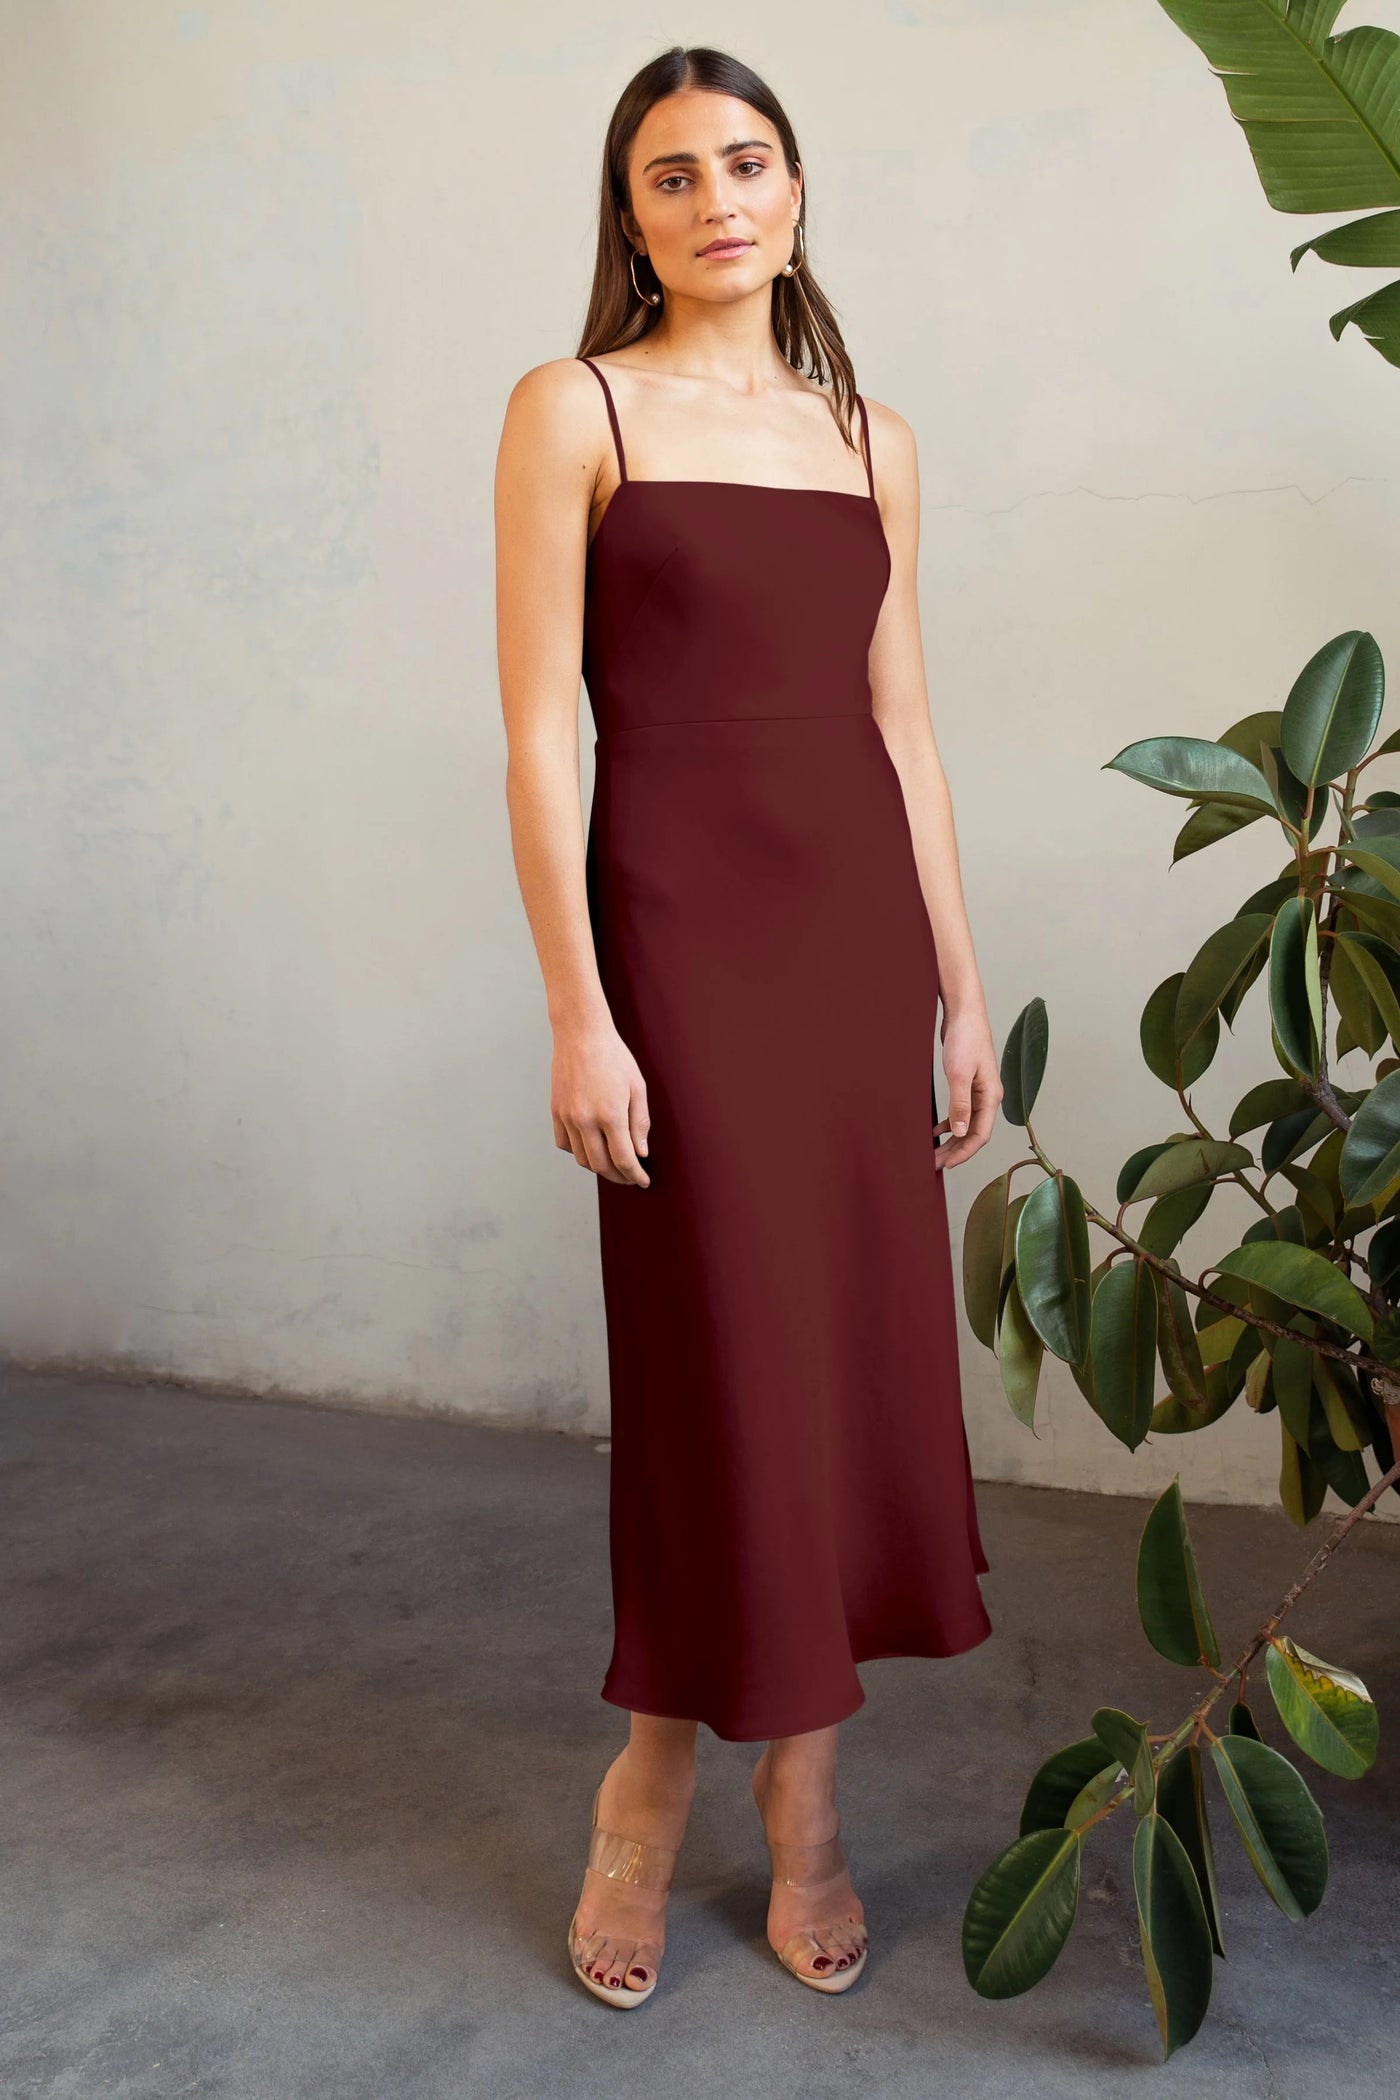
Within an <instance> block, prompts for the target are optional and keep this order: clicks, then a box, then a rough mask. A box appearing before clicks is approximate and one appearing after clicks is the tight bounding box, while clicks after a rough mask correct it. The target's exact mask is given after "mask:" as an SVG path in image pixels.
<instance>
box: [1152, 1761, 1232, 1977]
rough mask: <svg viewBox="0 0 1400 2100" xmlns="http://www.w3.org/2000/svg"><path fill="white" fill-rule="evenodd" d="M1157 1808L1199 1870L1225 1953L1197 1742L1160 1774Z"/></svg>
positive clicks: (1219, 1948) (1214, 1937) (1217, 1942)
mask: <svg viewBox="0 0 1400 2100" xmlns="http://www.w3.org/2000/svg"><path fill="white" fill-rule="evenodd" d="M1157 1810H1158V1813H1159V1814H1160V1815H1162V1816H1165V1818H1166V1820H1167V1821H1168V1822H1169V1823H1170V1824H1171V1826H1172V1829H1173V1830H1174V1831H1175V1832H1176V1834H1177V1836H1178V1837H1179V1838H1180V1839H1181V1842H1182V1844H1183V1846H1184V1847H1185V1849H1186V1855H1187V1857H1188V1859H1189V1860H1190V1862H1191V1865H1192V1866H1193V1867H1194V1868H1195V1871H1196V1886H1197V1887H1198V1888H1199V1889H1200V1892H1201V1897H1202V1900H1203V1902H1204V1904H1205V1911H1206V1922H1207V1924H1208V1925H1209V1926H1210V1937H1211V1944H1212V1945H1213V1946H1214V1948H1215V1951H1216V1953H1217V1954H1223V1953H1224V1952H1225V1926H1224V1922H1223V1920H1222V1919H1221V1915H1220V1891H1219V1890H1218V1888H1217V1887H1216V1882H1215V1851H1214V1848H1213V1846H1212V1844H1211V1840H1210V1819H1209V1817H1208V1816H1207V1814H1206V1796H1205V1788H1204V1786H1203V1785H1202V1783H1201V1753H1200V1749H1199V1747H1198V1745H1197V1744H1195V1743H1183V1744H1182V1746H1181V1748H1180V1749H1179V1750H1176V1751H1174V1752H1173V1753H1172V1755H1171V1757H1169V1758H1168V1759H1167V1762H1166V1763H1165V1764H1164V1765H1163V1767H1162V1769H1161V1771H1160V1772H1159V1773H1158V1774H1157Z"/></svg>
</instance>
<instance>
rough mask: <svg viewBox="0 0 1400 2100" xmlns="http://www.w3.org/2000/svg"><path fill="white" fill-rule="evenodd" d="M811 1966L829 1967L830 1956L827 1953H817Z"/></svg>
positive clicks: (815, 1967) (817, 1967) (818, 1967)
mask: <svg viewBox="0 0 1400 2100" xmlns="http://www.w3.org/2000/svg"><path fill="white" fill-rule="evenodd" d="M812 1967H813V1968H814V1969H829V1968H830V1967H831V1956H830V1955H829V1954H819V1955H818V1956H817V1958H816V1960H815V1961H814V1962H813V1963H812Z"/></svg>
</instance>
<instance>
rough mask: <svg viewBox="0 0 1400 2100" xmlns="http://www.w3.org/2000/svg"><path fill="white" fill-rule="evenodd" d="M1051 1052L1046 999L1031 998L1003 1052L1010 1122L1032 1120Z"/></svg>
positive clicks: (1003, 1082)
mask: <svg viewBox="0 0 1400 2100" xmlns="http://www.w3.org/2000/svg"><path fill="white" fill-rule="evenodd" d="M1049 1054H1050V1017H1049V1015H1048V1014H1047V1013H1046V1011H1045V1001H1044V1000H1043V999H1032V1000H1031V1001H1030V1002H1029V1004H1028V1005H1026V1006H1023V1007H1022V1009H1021V1011H1020V1013H1019V1014H1017V1016H1016V1019H1015V1020H1014V1021H1013V1023H1012V1024H1011V1033H1010V1035H1008V1037H1007V1038H1006V1048H1005V1049H1004V1050H1003V1051H1002V1053H1001V1088H1002V1093H1001V1112H1002V1114H1003V1115H1004V1116H1005V1118H1006V1120H1007V1122H1008V1123H1021V1124H1024V1123H1026V1122H1028V1121H1029V1119H1030V1113H1031V1110H1032V1109H1033V1108H1034V1107H1035V1098H1036V1095H1037V1094H1038V1093H1039V1092H1040V1082H1041V1080H1042V1079H1043V1078H1044V1077H1045V1063H1046V1059H1047V1058H1048V1056H1049Z"/></svg>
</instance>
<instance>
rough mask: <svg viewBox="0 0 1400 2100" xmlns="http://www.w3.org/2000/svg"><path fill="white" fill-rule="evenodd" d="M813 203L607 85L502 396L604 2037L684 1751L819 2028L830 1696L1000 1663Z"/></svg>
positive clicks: (869, 583) (902, 571) (748, 119)
mask: <svg viewBox="0 0 1400 2100" xmlns="http://www.w3.org/2000/svg"><path fill="white" fill-rule="evenodd" d="M804 201H805V190H804V183H803V176H802V168H801V164H800V161H799V158H798V153H797V146H796V141H795V139H794V137H793V133H792V128H791V126H790V124H789V123H788V121H787V118H786V116H785V115H784V113H783V111H782V109H781V108H780V106H779V104H778V103H777V101H776V100H775V98H774V96H773V95H772V93H771V92H770V91H769V89H768V88H767V87H766V86H765V85H764V83H763V82H762V81H761V80H759V79H758V77H757V76H756V75H755V74H753V73H752V72H750V71H749V69H748V68H747V67H746V66H744V65H742V64H740V63H739V62H738V61H737V60H735V59H733V58H730V57H728V56H726V55H725V54H723V53H720V52H715V51H710V50H705V49H696V50H689V51H686V50H681V49H676V50H673V51H668V52H666V53H664V54H663V55H662V56H661V57H659V58H657V59H655V60H653V61H652V62H651V64H649V65H647V66H645V67H644V68H643V69H642V71H641V72H640V73H639V74H638V75H637V76H636V78H635V79H634V80H633V81H632V82H631V83H630V85H629V86H628V88H627V89H626V91H625V92H624V94H623V95H622V97H621V100H620V101H619V103H618V106H617V109H616V111H615V112H614V115H613V119H612V123H611V125H610V127H609V132H608V137H607V142H606V147H605V154H604V174H603V186H602V206H601V215H600V226H599V245H598V257H597V265H596V269H595V275H594V283H593V296H592V301H591V304H590V308H589V313H588V318H587V322H586V324H585V327H584V331H583V341H582V344H581V348H580V353H579V356H578V357H576V358H562V359H558V360H555V361H553V362H551V363H547V364H543V365H540V366H538V367H537V368H536V369H534V370H533V371H530V372H528V373H527V374H526V375H525V377H524V378H523V379H521V380H520V382H519V383H518V385H517V386H516V387H515V389H514V392H513V393H512V395H511V398H510V403H509V407H508V410H507V414H506V418H505V428H504V432H503V436H502V440H501V447H500V457H499V465H498V474H497V513H496V515H497V534H498V550H499V563H498V588H499V617H500V671H501V689H502V700H503V705H504V709H505V717H506V726H507V732H508V740H509V748H510V756H509V767H508V797H509V806H510V816H511V825H512V835H513V842H514V851H515V860H516V867H517V871H518V874H519V878H520V885H521V891H522V895H523V898H524V902H525V906H526V910H527V913H528V916H529V920H530V925H531V929H532V931H533V934H534V938H535V943H536V947H537V950H538V954H539V959H540V965H541V969H542V971H543V975H544V980H545V987H546V992H547V999H548V1008H549V1016H550V1021H551V1024H552V1027H553V1033H554V1061H553V1073H552V1113H553V1120H554V1134H555V1142H556V1144H557V1145H558V1146H559V1147H560V1149H561V1150H567V1151H569V1152H570V1153H572V1155H573V1157H574V1159H575V1160H576V1161H577V1162H578V1164H579V1165H580V1166H581V1167H584V1168H586V1169H588V1170H589V1171H590V1172H591V1173H593V1174H594V1175H596V1176H597V1186H598V1203H599V1225H600V1242H601V1253H602V1276H603V1291H604V1304H605V1310H606V1319H607V1336H608V1363H609V1381H610V1389H611V1408H612V1461H611V1484H610V1517H609V1526H610V1531H609V1539H610V1557H611V1572H612V1593H613V1608H614V1622H615V1636H614V1644H613V1652H612V1657H611V1660H610V1662H609V1665H608V1670H607V1674H606V1676H605V1679H604V1683H603V1690H602V1696H603V1697H604V1698H605V1699H607V1700H610V1701H612V1702H613V1703H614V1704H617V1705H620V1706H623V1707H625V1708H626V1709H627V1710H628V1711H629V1713H630V1716H631V1726H630V1734H629V1739H628V1741H627V1744H626V1746H625V1748H624V1749H623V1750H622V1751H621V1752H619V1754H618V1756H617V1757H616V1758H615V1759H614V1760H613V1762H612V1764H611V1765H610V1766H609V1768H608V1770H607V1772H606V1773H605V1774H604V1776H603V1779H602V1781H601V1783H600V1785H599V1788H598V1791H597V1793H596V1795H595V1797H594V1802H593V1829H592V1833H591V1838H590V1847H589V1855H588V1862H589V1863H588V1867H587V1869H586V1870H585V1874H584V1886H583V1891H582V1894H581V1896H580V1899H579V1903H578V1905H577V1908H576V1910H575V1913H574V1916H573V1918H572V1919H571V1921H570V1926H569V1949H570V1954H571V1958H572V1960H573V1963H574V1967H575V1971H576V1973H577V1974H578V1975H579V1977H580V1979H581V1980H582V1981H583V1982H584V1983H585V1984H586V1985H587V1987H588V1988H589V1989H590V1990H592V1991H594V1992H595V1994H596V1995H597V1996H599V1997H601V1998H604V1999H606V2000H607V2002H608V2003H610V2004H613V2005H617V2006H623V2007H635V2006H637V2005H640V2004H642V2003H644V2002H645V2000H646V1999H647V1998H648V1997H649V1996H650V1995H651V1992H652V1990H653V1989H654V1987H655V1984H656V1979H657V1965H658V1963H659V1960H660V1957H661V1952H662V1949H663V1946H664V1943H665V1904H666V1892H667V1889H668V1888H669V1885H670V1879H671V1870H672V1867H673V1864H674V1860H675V1855H676V1849H677V1847H678V1846H679V1845H680V1842H681V1837H682V1834H683V1832H684V1828H685V1823H686V1817H687V1812H688V1810H689V1806H690V1800H691V1794H692V1791H693V1787H694V1777H695V1770H694V1759H695V1736H696V1728H697V1725H698V1723H699V1722H701V1721H704V1722H705V1723H706V1724H707V1725H708V1726H709V1727H710V1728H711V1729H713V1730H714V1732H715V1733H716V1734H717V1735H719V1736H722V1737H725V1738H728V1739H731V1740H735V1741H766V1742H767V1746H768V1747H767V1748H766V1749H765V1751H764V1752H763V1754H762V1755H761V1756H760V1758H759V1760H758V1764H757V1766H756V1767H755V1770H754V1774H753V1793H754V1799H755V1802H756V1803H757V1806H758V1808H759V1812H760V1814H761V1816H762V1818H763V1822H764V1828H765V1833H766V1837H767V1840H768V1847H769V1855H770V1861H771V1865H772V1870H773V1880H772V1887H771V1892H770V1897H769V1910H768V1938H769V1942H770V1944H771V1945H772V1947H773V1948H774V1951H775V1952H776V1953H777V1954H778V1956H779V1959H780V1960H781V1961H782V1962H783V1963H784V1966H785V1967H787V1968H789V1969H790V1970H791V1972H792V1973H793V1974H794V1975H796V1976H798V1977H799V1978H800V1980H801V1981H802V1982H803V1983H806V1984H810V1985H811V1986H812V1987H813V1988H815V1989H819V1990H825V1991H836V1990H844V1989H845V1988H847V1987H848V1986H849V1984H850V1983H852V1982H853V1981H854V1980H855V1977H856V1976H857V1975H858V1974H859V1973H860V1970H861V1968H862V1967H863V1965H864V1962H865V1959H866V1934H865V1922H864V1913H863V1910H862V1907H861V1904H860V1901H859V1899H858V1897H857V1896H856V1894H855V1891H854V1889H853V1888H852V1886H851V1881H850V1877H849V1874H848V1872H847V1868H846V1863H845V1859H844V1855H843V1852H842V1848H841V1843H840V1837H839V1827H838V1826H839V1818H838V1817H837V1814H836V1806H835V1801H836V1786H835V1775H836V1749H837V1735H838V1727H839V1723H840V1721H841V1720H842V1719H843V1718H845V1717H846V1716H847V1715H848V1714H850V1713H852V1712H853V1711H854V1710H855V1709H856V1707H858V1706H859V1705H860V1704H861V1703H862V1701H863V1699H864V1692H863V1690H862V1688H861V1684H860V1680H859V1678H858V1676H857V1674H856V1668H855V1665H856V1663H857V1662H861V1661H865V1660H869V1659H871V1658H873V1657H876V1656H881V1655H926V1656H938V1655H953V1654H957V1653H960V1652H961V1651H963V1650H965V1649H967V1648H970V1647H973V1646H974V1645H975V1644H976V1643H977V1642H979V1641H981V1640H983V1639H984V1638H985V1637H986V1636H987V1634H988V1633H989V1632H990V1631H991V1626H990V1622H989V1620H988V1617H987V1613H986V1610H985V1608H984V1606H983V1603H982V1598H981V1593H980V1591H979V1589H978V1583H977V1576H978V1573H979V1572H980V1571H983V1570H985V1569H986V1566H987V1562H986V1559H985V1557H984V1555H983V1552H982V1547H981V1542H980V1539H979V1536H978V1529H977V1516H976V1509H975V1503H974V1498H973V1490H972V1480H971V1471H970V1467H969V1465H968V1456H967V1440H966V1436H965V1433H964V1429H963V1419H962V1408H961V1395H960V1389H959V1385H958V1360H957V1344H956V1330H955V1303H954V1297H953V1287H952V1269H951V1260H950V1253H949V1244H948V1225H947V1208H946V1198H945V1194H944V1188H943V1182H942V1178H941V1170H942V1169H946V1168H947V1167H949V1166H952V1165H955V1164H957V1163H958V1162H960V1161H962V1160H964V1159H967V1158H968V1157H969V1156H970V1155H971V1154H972V1153H973V1152H975V1151H977V1150H978V1148H979V1147H980V1146H981V1145H983V1144H984V1143H985V1142H986V1139H987V1136H988V1133H989V1132H990V1130H991V1126H992V1122H993V1119H994V1117H995V1114H996V1109H997V1104H998V1102H999V1100H1000V1098H1001V1086H1000V1082H999V1078H998V1073H997V1060H996V1055H995V1052H994V1048H993V1043H992V1036H991V1030H990V1027H989V1024H988V1019H987V1012H986V1005H985V1000H984V998H983V993H982V988H981V984H980V982H979V979H978V973H977V967H976V963H975V960H974V956H973V949H972V941H971V936H970V934H969V931H968V924H967V917H966V913H965V910H964V907H963V903H962V898H961V890H960V883H959V876H958V864H957V850H956V843H955V838H954V831H953V820H952V812H951V808H950V804H949V797H948V790H947V786H946V783H945V780H944V776H943V772H942V768H941V765H940V763H939V759H938V755H937V751H936V748H935V745H934V740H933V733H932V729H931V726H930V722H929V713H928V701H927V695H926V691H925V685H924V671H923V664H922V651H921V644H920V637H919V621H918V608H917V597H916V558H917V543H918V505H919V497H918V481H917V465H916V459H915V450H914V440H913V436H912V433H911V432H910V429H909V427H908V425H907V424H906V423H905V422H904V421H903V420H902V419H901V418H900V417H899V416H897V415H896V414H894V412H893V411H892V410H890V409H887V408H883V407H881V406H880V405H879V404H878V403H866V402H864V401H863V400H862V399H861V397H860V396H859V395H858V394H856V392H855V388H854V378H853V374H852V370H851V363H850V359H849V357H848V355H847V353H846V350H845V347H844V344H843V343H842V340H841V335H840V331H839V329H838V328H837V325H836V321H835V318H834V315H833V313H832V310H831V307H830V306H829V305H828V303H827V301H826V299H825V298H824V296H823V295H822V293H821V291H820V289H819V288H818V286H817V284H816V282H815V280H814V278H813V276H812V273H811V266H810V263H809V261H808V260H807V256H806V247H805V238H804V232H803V227H804ZM853 408H854V409H855V410H856V411H858V418H859V436H858V437H857V435H856V422H857V418H856V416H855V415H853ZM581 664H582V668H583V674H584V678H585V680H586V683H587V687H588V693H589V700H590V704H591V708H592V712H593V717H594V722H595V726H596V729H597V732H598V735H597V742H596V745H595V758H596V771H595V784H594V791H593V802H592V809H591V814H590V819H589V827H588V832H587V836H586V838H585V834H584V828H583V821H582V809H581V804H580V796H579V775H578V743H577V737H578V687H579V671H580V665H581ZM940 995H941V999H942V1005H943V1022H942V1029H941V1036H942V1044H943V1063H944V1070H945V1073H946V1078H947V1083H948V1089H949V1107H950V1115H949V1118H948V1119H947V1120H946V1121H943V1122H938V1121H936V1120H935V1119H936V1117H937V1105H936V1101H935V1099H934V1087H935V1078H934V1035H935V1030H936V1029H937V1027H938V1002H939V998H940ZM950 1126H951V1131H952V1137H951V1139H949V1140H946V1141H945V1142H943V1143H942V1144H941V1145H940V1143H939V1138H940V1136H941V1134H942V1133H944V1132H945V1131H947V1130H948V1129H949V1127H950Z"/></svg>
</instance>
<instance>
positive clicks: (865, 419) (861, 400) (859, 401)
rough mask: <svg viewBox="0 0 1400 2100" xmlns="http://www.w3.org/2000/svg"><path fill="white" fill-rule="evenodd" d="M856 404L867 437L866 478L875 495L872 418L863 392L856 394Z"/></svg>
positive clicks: (865, 437)
mask: <svg viewBox="0 0 1400 2100" xmlns="http://www.w3.org/2000/svg"><path fill="white" fill-rule="evenodd" d="M856 405H857V406H858V408H859V409H860V427H861V432H862V435H863V436H864V439H865V478H866V480H867V481H868V482H869V483H870V493H871V496H872V497H873V496H874V494H875V472H874V469H873V468H872V466H871V464H870V418H869V416H868V415H867V414H866V413H865V396H864V395H863V394H857V395H856Z"/></svg>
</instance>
